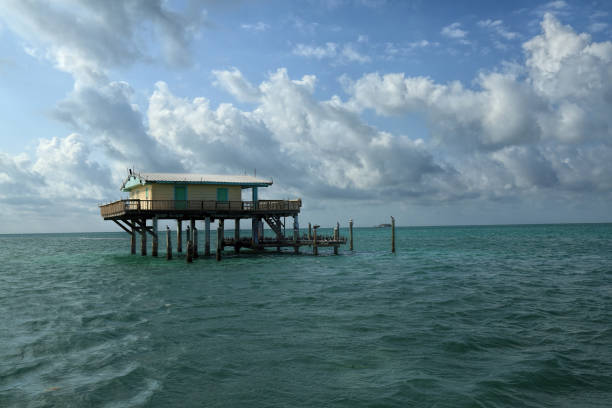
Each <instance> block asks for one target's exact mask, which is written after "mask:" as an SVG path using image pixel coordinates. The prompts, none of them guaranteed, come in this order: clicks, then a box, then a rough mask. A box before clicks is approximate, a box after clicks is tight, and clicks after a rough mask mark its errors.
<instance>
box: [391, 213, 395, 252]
mask: <svg viewBox="0 0 612 408" xmlns="http://www.w3.org/2000/svg"><path fill="white" fill-rule="evenodd" d="M391 252H392V253H395V218H393V216H391Z"/></svg>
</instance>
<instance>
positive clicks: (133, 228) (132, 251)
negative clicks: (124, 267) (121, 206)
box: [130, 220, 136, 255]
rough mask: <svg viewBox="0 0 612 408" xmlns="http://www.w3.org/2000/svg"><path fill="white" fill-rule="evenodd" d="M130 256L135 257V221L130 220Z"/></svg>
mask: <svg viewBox="0 0 612 408" xmlns="http://www.w3.org/2000/svg"><path fill="white" fill-rule="evenodd" d="M130 254H132V255H136V220H132V235H131V237H130Z"/></svg>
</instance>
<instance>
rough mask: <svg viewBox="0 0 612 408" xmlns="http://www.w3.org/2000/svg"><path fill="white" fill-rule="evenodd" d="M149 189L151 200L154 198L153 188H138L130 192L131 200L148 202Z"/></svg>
mask: <svg viewBox="0 0 612 408" xmlns="http://www.w3.org/2000/svg"><path fill="white" fill-rule="evenodd" d="M147 188H148V190H149V200H151V197H152V195H153V194H152V190H151V186H138V187H134V188H133V189H131V190H130V199H132V200H146V199H147Z"/></svg>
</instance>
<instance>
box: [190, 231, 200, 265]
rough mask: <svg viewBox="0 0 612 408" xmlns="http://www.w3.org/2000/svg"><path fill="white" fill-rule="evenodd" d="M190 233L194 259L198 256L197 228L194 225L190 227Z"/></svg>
mask: <svg viewBox="0 0 612 408" xmlns="http://www.w3.org/2000/svg"><path fill="white" fill-rule="evenodd" d="M191 234H192V235H193V258H194V259H196V258H198V257H199V255H198V229H197V228H196V227H195V225H194V227H193V228H192V229H191Z"/></svg>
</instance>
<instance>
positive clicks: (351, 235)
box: [349, 218, 353, 251]
mask: <svg viewBox="0 0 612 408" xmlns="http://www.w3.org/2000/svg"><path fill="white" fill-rule="evenodd" d="M349 249H350V250H351V251H352V250H353V219H352V218H351V219H350V220H349Z"/></svg>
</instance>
